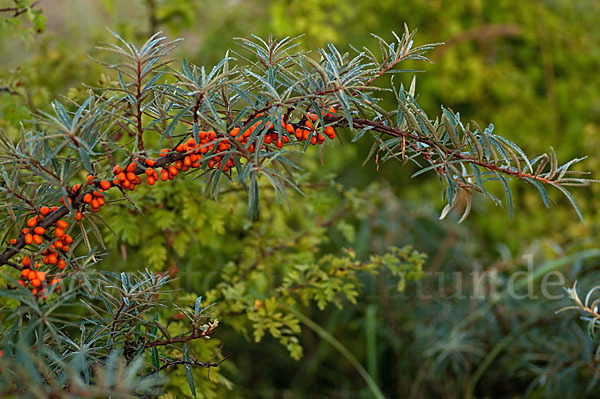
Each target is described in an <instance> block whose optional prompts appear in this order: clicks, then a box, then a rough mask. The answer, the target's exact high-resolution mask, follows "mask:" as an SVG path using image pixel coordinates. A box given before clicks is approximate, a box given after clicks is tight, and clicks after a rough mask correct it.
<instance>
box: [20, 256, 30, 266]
mask: <svg viewBox="0 0 600 399" xmlns="http://www.w3.org/2000/svg"><path fill="white" fill-rule="evenodd" d="M21 264H22V265H23V266H26V267H29V266H30V265H31V259H30V258H29V257H28V256H26V257H24V258H23V259H22V260H21Z"/></svg>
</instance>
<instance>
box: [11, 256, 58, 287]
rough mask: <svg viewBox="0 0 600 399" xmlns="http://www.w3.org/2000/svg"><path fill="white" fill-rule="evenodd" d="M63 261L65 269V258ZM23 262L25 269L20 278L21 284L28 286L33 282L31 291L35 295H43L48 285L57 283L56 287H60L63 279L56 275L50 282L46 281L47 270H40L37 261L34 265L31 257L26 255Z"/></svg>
mask: <svg viewBox="0 0 600 399" xmlns="http://www.w3.org/2000/svg"><path fill="white" fill-rule="evenodd" d="M61 260H62V259H61ZM62 262H63V266H62V268H63V269H64V260H62ZM21 263H22V264H23V266H24V267H23V270H21V279H20V280H19V284H20V285H22V286H23V287H26V286H27V284H31V286H32V287H33V288H32V290H31V293H32V294H33V295H43V294H44V292H45V291H46V288H47V287H48V286H53V285H56V289H58V288H60V282H61V279H60V278H57V277H54V278H53V279H52V280H51V281H50V284H48V282H47V281H46V272H41V271H39V270H38V263H37V262H34V263H33V266H32V265H31V259H30V258H29V257H27V256H26V257H24V258H23V260H22V261H21ZM59 267H60V266H59Z"/></svg>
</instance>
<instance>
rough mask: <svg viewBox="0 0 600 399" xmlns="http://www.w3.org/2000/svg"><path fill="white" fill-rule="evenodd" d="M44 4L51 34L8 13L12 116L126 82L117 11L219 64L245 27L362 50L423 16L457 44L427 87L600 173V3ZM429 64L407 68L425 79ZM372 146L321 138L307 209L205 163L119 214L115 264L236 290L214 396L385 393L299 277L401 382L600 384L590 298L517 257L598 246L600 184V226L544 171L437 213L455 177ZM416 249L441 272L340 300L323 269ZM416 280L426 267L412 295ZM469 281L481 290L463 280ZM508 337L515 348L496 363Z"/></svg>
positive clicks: (579, 274) (434, 34)
mask: <svg viewBox="0 0 600 399" xmlns="http://www.w3.org/2000/svg"><path fill="white" fill-rule="evenodd" d="M42 8H43V11H44V12H43V13H44V15H45V16H46V18H47V21H46V26H45V31H44V32H43V33H36V32H35V30H40V29H39V24H40V23H41V22H40V21H39V20H35V21H34V22H33V23H34V24H38V25H35V26H33V27H32V31H29V32H27V31H26V33H23V34H22V35H19V36H18V37H15V35H13V34H11V35H9V34H8V32H9V31H10V29H8V28H6V27H5V26H2V30H0V32H2V35H3V36H2V40H1V41H0V54H1V56H0V60H1V61H0V66H1V68H2V71H3V73H2V75H1V76H0V87H3V88H4V90H2V91H0V127H2V128H3V129H5V130H6V131H7V132H8V133H9V134H16V132H17V129H18V126H19V123H20V122H21V121H24V120H30V119H31V117H30V114H29V111H28V109H29V108H32V109H36V110H47V109H48V108H49V102H50V100H51V99H53V98H55V97H57V96H60V95H66V96H68V97H70V98H74V99H77V98H80V97H81V96H83V95H85V91H86V89H85V87H84V86H83V85H81V82H85V83H86V84H89V85H100V86H102V85H105V84H107V82H108V81H109V80H110V79H112V78H113V77H111V76H106V75H102V73H101V69H100V67H99V66H97V65H96V64H94V63H93V62H92V61H91V60H89V59H88V58H87V55H88V54H92V55H94V54H95V53H94V45H95V44H96V43H97V42H99V41H107V40H110V36H109V34H108V32H107V31H106V30H105V29H104V28H105V27H108V28H110V29H111V30H114V31H116V32H118V33H119V34H121V35H123V36H124V37H125V38H126V39H129V40H138V41H142V40H143V39H145V38H146V36H147V35H148V34H150V33H152V32H153V31H154V30H157V29H158V30H164V31H165V32H167V33H168V34H169V36H171V37H172V38H174V37H177V36H182V37H184V38H185V41H184V43H183V45H182V46H181V47H180V48H179V49H178V50H177V52H176V54H175V55H176V56H181V55H185V56H186V57H187V58H188V59H190V61H192V62H194V63H197V64H201V65H202V64H203V65H207V66H210V65H212V64H214V63H215V62H217V61H218V60H219V59H221V58H222V56H223V54H224V52H225V51H226V49H229V48H235V45H234V43H233V38H234V37H236V36H240V37H247V36H249V35H250V34H257V35H259V36H263V37H264V36H266V35H268V34H269V33H273V34H274V35H276V36H279V37H283V36H287V35H292V36H295V35H299V34H305V37H304V38H303V39H302V46H303V47H305V48H306V49H310V48H313V47H314V46H316V45H323V44H325V43H326V42H329V41H331V42H333V43H335V44H336V45H338V46H339V47H340V48H342V49H344V48H345V49H348V50H349V49H350V48H349V47H348V46H349V44H352V45H354V46H355V47H357V48H360V47H361V46H362V45H370V46H376V41H375V39H374V38H372V37H370V36H369V33H375V34H377V35H380V36H382V37H390V30H391V29H393V30H396V31H401V30H402V29H403V27H402V26H403V23H405V22H406V23H407V24H408V25H409V27H410V28H418V30H419V33H418V34H417V41H418V44H423V43H429V42H442V41H443V42H446V43H447V44H446V45H444V46H441V47H439V48H438V49H437V50H436V51H435V52H434V53H433V54H432V57H431V58H432V59H433V60H434V61H435V63H433V64H431V65H426V66H423V65H414V67H416V68H425V72H426V73H423V74H422V73H419V74H417V93H418V94H419V100H420V103H421V105H422V106H423V108H424V109H425V110H426V111H427V112H428V113H429V112H437V111H438V109H437V107H438V106H439V104H442V103H443V104H445V105H447V106H449V107H451V108H452V109H454V110H455V111H458V112H460V113H461V115H462V116H463V118H466V120H471V119H473V120H478V121H484V122H493V123H494V124H495V126H496V130H497V131H499V132H501V134H503V135H505V136H506V137H508V138H510V139H511V140H513V141H515V142H517V143H520V144H521V145H522V147H523V148H524V149H526V150H527V152H529V153H536V152H542V151H546V150H547V148H548V146H550V145H552V146H554V148H555V149H556V151H557V154H558V155H559V158H563V159H567V158H568V159H570V158H573V157H578V156H581V155H582V154H588V155H590V158H589V159H588V160H587V161H586V168H587V169H588V170H592V171H597V170H599V169H600V168H599V166H600V158H598V156H597V154H598V150H599V149H600V100H599V97H598V94H597V93H598V88H599V87H600V76H599V75H598V74H597V71H598V70H600V47H598V43H600V40H599V39H600V27H599V26H598V23H597V16H598V15H600V4H599V3H598V2H597V1H593V0H580V1H576V2H574V1H570V0H535V1H528V2H522V1H517V0H498V1H493V2H489V1H482V0H464V1H443V0H435V1H429V2H420V1H417V0H406V1H402V2H396V1H392V0H378V1H374V0H360V1H359V0H356V1H353V2H343V1H330V0H327V1H316V0H302V1H300V0H269V1H256V0H245V1H241V0H237V1H236V0H231V1H202V2H201V1H183V0H162V1H161V0H147V1H142V2H139V3H134V2H118V1H111V0H104V1H89V2H74V1H67V0H62V1H61V0H52V1H51V0H48V1H44V2H43V3H42ZM32 18H34V17H32ZM36 18H38V19H39V18H40V17H36ZM22 23H23V24H25V26H27V24H28V23H31V22H27V21H26V20H24V21H22ZM412 77H413V74H410V73H409V74H406V75H405V82H404V83H405V85H409V84H410V81H411V79H412ZM346 144H348V140H346ZM358 144H359V145H343V146H341V145H336V147H335V148H331V147H329V146H324V150H323V158H324V163H323V164H321V161H320V157H319V154H313V155H312V156H310V157H307V158H306V159H304V160H303V161H302V163H301V164H302V166H303V167H304V168H305V170H306V172H305V173H304V175H303V176H302V179H301V180H302V185H301V187H302V188H303V190H304V191H305V196H300V195H296V194H294V195H292V196H291V199H290V207H287V206H286V205H285V204H279V203H278V202H277V199H276V197H275V195H274V194H273V193H269V191H268V187H267V186H265V187H264V189H263V191H262V193H264V194H261V195H262V204H261V207H262V208H261V218H260V220H259V221H258V222H254V223H251V222H249V221H248V220H247V218H246V215H245V212H246V201H247V199H246V197H245V195H244V194H243V192H239V191H236V190H235V188H232V190H231V191H229V192H225V193H223V194H222V195H221V196H220V198H219V201H217V202H215V201H213V200H211V199H203V185H202V184H201V182H200V180H195V179H192V178H187V179H181V180H177V181H175V182H174V183H173V184H170V185H164V186H163V185H161V186H157V187H156V188H154V189H153V190H151V191H150V190H147V188H143V189H140V190H139V191H136V192H135V194H134V196H133V200H134V202H136V204H137V205H138V206H139V207H140V208H142V210H143V211H144V215H140V214H138V213H136V212H135V211H134V210H133V208H132V207H131V206H130V205H128V203H126V202H122V203H120V204H119V205H118V206H111V207H107V208H106V209H105V210H103V212H102V216H103V217H104V219H105V220H106V221H107V223H108V225H110V226H111V228H112V230H113V231H114V233H115V234H114V235H113V234H112V233H111V232H110V231H108V230H107V229H106V230H105V231H104V232H103V236H104V237H105V244H106V247H107V249H108V253H109V255H108V256H107V257H106V258H105V259H104V261H103V263H102V267H105V268H107V269H111V270H115V271H116V270H118V271H121V270H135V269H137V268H143V267H145V266H148V267H149V268H151V269H154V270H164V271H169V272H170V273H171V274H172V275H174V276H177V277H178V278H179V279H178V280H177V282H176V283H175V284H176V285H178V287H179V288H181V293H180V296H179V298H178V299H177V300H178V301H179V302H181V304H188V305H189V303H187V302H193V301H194V299H195V295H192V293H195V294H198V295H204V296H205V297H207V300H208V301H209V302H213V301H214V302H217V308H218V310H217V312H218V315H219V319H221V320H222V323H223V325H222V327H220V330H219V333H218V334H217V336H216V339H214V340H213V341H210V344H207V346H204V347H201V346H200V347H199V348H198V350H201V351H203V352H202V353H204V352H205V353H206V354H207V356H208V357H210V355H211V353H212V352H213V351H214V348H215V347H216V346H217V344H218V343H219V342H222V343H225V349H224V350H225V352H227V353H232V358H231V360H230V361H228V362H225V363H223V365H222V366H221V368H220V369H219V370H216V369H215V370H213V371H212V372H211V373H213V374H212V375H211V381H209V380H208V379H207V378H206V375H205V372H204V371H203V370H200V371H198V372H197V373H198V374H197V378H196V382H197V389H198V392H199V394H201V395H204V397H218V395H219V394H221V395H226V396H227V397H281V396H282V395H285V397H290V398H294V397H306V396H308V395H311V396H325V397H348V398H349V397H369V391H368V390H367V389H366V387H365V384H364V381H363V380H362V379H361V378H359V376H358V374H357V371H356V369H355V368H354V367H353V366H352V364H351V363H350V362H348V361H347V360H346V359H344V358H341V356H340V353H339V352H338V351H336V350H335V349H334V348H333V347H332V346H331V345H330V343H328V342H327V341H326V340H324V339H322V338H321V336H320V335H319V334H318V333H317V332H315V331H313V330H311V329H309V328H302V329H300V327H299V326H298V325H297V322H296V321H295V320H292V319H289V318H286V315H287V313H286V311H285V308H284V306H285V301H282V300H281V298H288V296H287V293H286V291H285V289H286V287H287V288H289V286H287V285H286V284H289V285H293V284H295V281H293V278H294V276H295V275H297V274H299V273H300V274H301V277H297V278H298V281H306V280H308V281H312V282H314V285H313V288H314V290H313V291H310V290H306V291H303V292H304V294H303V295H305V297H304V298H300V300H301V301H302V300H305V301H307V303H306V306H305V313H306V315H308V316H309V317H310V318H311V319H312V320H314V321H316V322H317V323H318V324H319V325H320V326H322V328H323V329H325V330H326V331H328V332H329V333H330V334H331V335H333V336H334V337H336V339H337V340H338V341H340V342H342V343H343V344H344V345H345V347H346V348H348V349H349V351H350V352H352V353H353V354H354V356H356V357H357V358H358V359H359V361H360V362H361V363H362V364H363V365H365V367H366V368H367V370H368V372H369V374H371V376H372V377H373V378H374V379H375V381H376V382H377V383H378V384H379V386H380V387H381V389H382V391H383V392H384V393H385V394H386V396H388V397H446V398H454V397H462V396H468V395H469V392H472V391H473V390H474V392H475V395H476V396H478V397H504V396H506V397H509V396H511V397H514V396H520V395H525V394H527V395H529V396H531V397H597V392H598V389H599V388H597V387H595V386H593V385H590V386H588V384H590V383H591V382H595V379H597V376H598V373H599V372H600V371H599V369H598V359H597V358H596V355H595V352H596V349H597V348H598V340H597V339H592V338H590V337H588V335H587V334H586V332H585V328H584V326H583V324H582V323H581V322H579V321H578V320H576V317H574V315H569V314H559V315H554V311H556V310H557V309H559V308H560V307H561V306H562V305H564V303H567V302H566V299H563V300H555V301H548V300H544V299H535V300H530V299H524V300H508V299H505V297H502V292H503V290H504V288H505V286H506V283H507V281H508V279H509V278H510V276H511V273H513V272H515V271H517V270H524V268H525V266H526V262H525V260H524V258H523V255H526V254H530V255H531V256H532V259H533V264H534V266H535V267H536V268H540V267H543V265H545V264H546V263H544V262H547V261H550V260H553V259H557V258H560V257H562V256H565V255H569V254H573V253H577V252H578V251H581V250H583V249H588V248H596V247H598V246H599V243H598V238H597V237H598V228H599V223H600V214H599V212H598V206H597V198H598V195H599V194H600V193H599V190H600V188H599V187H598V185H593V186H591V187H589V188H578V189H576V190H574V191H573V193H574V195H575V197H576V198H577V200H578V203H579V204H580V206H581V208H582V210H583V213H584V216H585V217H586V220H587V223H586V224H582V223H579V222H578V220H577V217H576V215H575V214H574V212H573V211H572V209H571V208H570V207H569V206H568V204H567V203H566V201H565V200H564V199H563V198H560V195H558V193H553V194H554V195H553V197H554V198H555V200H556V201H557V205H558V206H557V207H556V208H555V209H552V210H550V211H548V210H546V209H545V208H543V207H541V206H540V201H539V197H538V194H537V192H536V191H535V190H533V189H532V187H529V186H525V187H524V186H523V185H516V184H515V185H514V187H513V188H514V192H515V194H516V196H515V197H516V200H517V205H516V206H515V208H516V209H517V214H516V217H515V220H514V221H512V222H509V221H508V218H507V216H506V212H504V211H502V210H500V209H497V208H495V207H493V206H492V205H491V204H490V203H489V202H487V201H476V203H475V210H474V212H473V213H472V215H471V216H470V217H469V219H468V220H467V222H465V223H464V224H462V225H456V224H455V222H456V220H457V219H458V217H457V216H458V215H452V217H451V218H450V220H445V221H437V220H436V219H437V215H439V211H440V210H441V207H442V205H443V204H442V202H441V201H440V200H439V199H438V198H439V191H440V185H439V183H438V182H437V181H436V180H435V179H431V178H428V177H427V175H422V176H419V177H418V178H416V179H414V180H411V179H410V175H411V174H412V172H411V168H410V167H406V168H400V167H399V165H398V164H392V163H389V164H384V165H382V166H381V168H379V170H377V168H376V167H375V165H374V164H372V163H369V164H367V166H365V167H361V166H360V165H361V163H362V160H363V159H364V158H365V157H366V155H367V152H368V150H369V148H368V146H367V145H366V144H365V145H360V141H359V143H358ZM594 177H596V178H597V176H594ZM405 245H412V246H413V247H414V248H416V249H417V250H419V251H422V252H423V253H425V254H427V255H428V260H427V261H425V263H424V264H423V271H424V272H426V273H432V275H427V274H425V277H424V278H423V279H422V280H420V281H419V282H414V281H412V280H413V279H415V278H417V277H419V274H420V273H419V271H418V270H417V269H418V268H417V269H406V270H404V277H405V278H406V279H407V280H406V281H405V280H399V277H398V274H399V273H396V276H392V275H391V274H394V273H393V270H394V269H393V268H389V269H388V270H387V271H385V272H382V273H380V274H379V275H377V276H375V277H372V276H370V274H367V273H358V274H357V275H356V282H357V283H360V285H361V286H362V290H361V291H360V293H358V296H357V291H356V287H339V289H340V292H342V293H343V295H340V294H339V292H336V293H335V294H332V296H330V297H328V298H326V300H323V301H320V300H319V299H320V297H319V296H320V295H326V293H324V292H323V291H322V290H320V287H319V285H318V282H319V281H321V280H320V279H321V278H323V276H317V275H311V271H313V270H316V271H321V270H325V271H327V270H330V271H331V270H333V269H332V268H334V269H335V268H337V267H338V266H339V264H345V265H347V264H349V263H351V262H353V261H354V260H355V259H357V260H358V261H366V260H368V259H369V257H370V256H372V255H374V254H380V255H381V254H384V253H385V252H386V251H387V250H388V249H389V248H390V247H399V248H401V247H404V246H405ZM381 261H382V260H381V259H371V262H373V264H376V263H377V262H381ZM420 261H421V260H419V262H420ZM419 262H416V263H419ZM316 265H319V267H317V266H316ZM332 265H333V266H332ZM597 266H598V262H597V260H593V259H592V260H588V261H575V262H567V263H565V264H564V265H562V266H561V267H562V268H561V272H562V273H563V274H564V276H565V277H566V279H567V281H566V282H565V284H566V285H570V284H571V283H572V281H574V280H576V279H579V280H582V281H581V284H582V286H591V285H593V284H594V280H595V278H597V270H598V268H597ZM328 268H329V269H328ZM390 270H391V271H390ZM316 271H315V273H316ZM476 271H488V272H491V274H490V276H491V277H490V280H489V284H488V285H487V286H486V291H485V292H483V293H480V292H477V293H476V294H477V295H469V294H472V293H473V292H472V291H473V289H474V287H473V285H472V275H473V274H472V273H473V272H476ZM456 272H461V274H457V273H456ZM434 273H435V274H434ZM241 275H242V276H243V279H242V278H240V276H241ZM286 278H288V279H290V278H291V279H292V281H286ZM328 278H331V279H334V278H335V273H331V274H330V275H328ZM238 280H239V281H238ZM399 281H400V283H401V284H406V289H405V290H404V291H403V292H400V293H399V292H398V291H397V289H396V288H397V285H398V284H399ZM332 284H334V283H333V282H332ZM458 284H460V285H458ZM329 286H330V285H328V287H329ZM458 286H460V287H461V289H462V290H463V293H464V294H465V295H464V297H463V296H460V295H452V293H453V292H455V290H456V287H458ZM536 287H537V286H536ZM554 288H556V290H555V291H556V292H554V294H560V293H561V290H560V287H554ZM536 289H537V288H536ZM453 290H454V291H453ZM424 293H425V294H427V295H424ZM538 293H539V292H538ZM479 294H481V295H479ZM309 299H310V300H313V302H308V300H309ZM289 300H290V301H291V300H292V299H291V296H290V298H289ZM296 300H298V298H296ZM273 302H275V303H273ZM336 305H338V306H336ZM477 309H479V313H477V312H476V310H477ZM474 312H475V316H468V315H469V314H473V313H474ZM276 315H279V316H276ZM165 317H168V316H165ZM279 317H280V318H279ZM574 319H575V320H574ZM461 320H463V321H462V322H460V321H461ZM170 328H173V329H175V330H176V329H177V323H176V322H173V323H172V325H171V326H170ZM265 331H266V332H267V333H266V334H264V332H265ZM513 331H518V332H519V333H518V334H512V332H513ZM511 334H512V335H511ZM217 340H218V341H217ZM255 341H259V342H255ZM495 350H499V351H500V354H499V356H498V357H495V358H492V362H493V363H492V365H491V366H487V367H484V366H485V361H484V359H487V356H488V355H489V354H490V353H492V352H493V351H495ZM300 356H302V357H301V358H300V360H299V361H297V360H293V359H292V358H299V357H300ZM482 365H483V366H482ZM479 370H480V371H481V373H480V374H479V375H478V372H479ZM477 375H478V376H477ZM474 376H477V377H476V378H474ZM170 378H171V379H170V383H169V386H170V387H171V390H172V392H171V394H170V395H169V394H167V395H165V397H178V395H182V394H183V395H189V391H186V389H187V388H186V382H185V381H186V377H185V372H184V371H183V369H181V370H176V371H174V372H172V373H171V374H170ZM477 379H478V380H477ZM473 381H476V382H477V383H476V385H475V386H474V387H472V385H474V384H475V383H474V382H473ZM588 388H589V390H588ZM180 390H182V391H180Z"/></svg>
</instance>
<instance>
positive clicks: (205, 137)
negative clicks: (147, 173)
mask: <svg viewBox="0 0 600 399" xmlns="http://www.w3.org/2000/svg"><path fill="white" fill-rule="evenodd" d="M230 149H231V143H229V141H227V140H226V139H220V140H219V139H218V138H217V134H216V133H215V132H213V131H212V130H210V131H208V132H205V131H199V132H198V144H196V140H194V138H193V137H190V138H189V139H188V140H187V141H186V142H185V143H183V144H179V145H178V146H177V147H176V148H175V151H177V152H179V153H181V154H186V156H185V157H184V158H183V160H182V161H176V162H174V163H173V164H172V165H171V166H169V168H163V170H162V172H161V174H160V179H161V180H163V181H165V180H166V179H165V177H166V178H167V179H172V178H173V177H175V176H176V175H177V171H178V170H181V171H182V172H187V171H188V170H189V168H199V167H200V166H201V165H202V158H203V156H204V155H206V154H211V153H212V154H215V155H209V156H210V159H209V161H208V163H207V166H208V167H209V168H211V169H213V168H216V169H220V168H221V166H223V170H224V171H228V170H229V169H231V167H232V166H233V160H232V159H231V157H230V158H229V159H228V160H227V161H226V162H225V164H224V165H221V161H222V160H223V155H219V154H220V153H223V152H226V151H229V150H230ZM167 152H169V150H168V149H163V150H162V151H161V156H162V155H165V154H166V153H167ZM165 172H167V173H168V175H167V174H166V173H165Z"/></svg>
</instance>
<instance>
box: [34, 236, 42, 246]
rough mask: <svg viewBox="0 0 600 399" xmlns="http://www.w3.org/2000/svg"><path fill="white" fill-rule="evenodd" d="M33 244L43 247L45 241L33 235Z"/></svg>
mask: <svg viewBox="0 0 600 399" xmlns="http://www.w3.org/2000/svg"><path fill="white" fill-rule="evenodd" d="M33 242H34V243H36V244H37V245H42V242H44V240H43V239H42V237H41V236H39V235H37V234H34V235H33Z"/></svg>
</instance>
